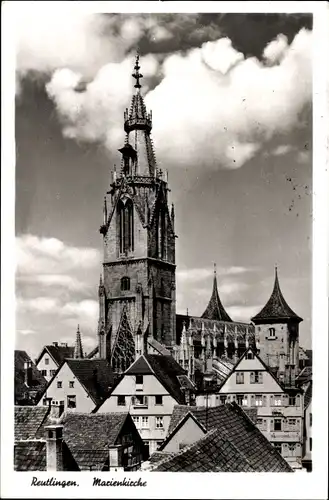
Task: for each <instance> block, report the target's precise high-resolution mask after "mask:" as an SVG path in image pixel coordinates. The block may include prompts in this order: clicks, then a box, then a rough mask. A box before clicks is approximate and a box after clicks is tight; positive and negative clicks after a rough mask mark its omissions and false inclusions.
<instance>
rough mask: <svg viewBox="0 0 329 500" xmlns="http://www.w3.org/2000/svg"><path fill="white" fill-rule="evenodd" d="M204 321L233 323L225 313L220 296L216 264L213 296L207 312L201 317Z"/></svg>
mask: <svg viewBox="0 0 329 500" xmlns="http://www.w3.org/2000/svg"><path fill="white" fill-rule="evenodd" d="M201 317H202V318H204V319H214V320H217V321H229V322H232V320H231V318H230V317H229V315H228V314H227V312H226V311H225V309H224V307H223V305H222V303H221V300H220V298H219V294H218V286H217V272H216V264H214V281H213V287H212V294H211V297H210V300H209V303H208V305H207V308H206V310H205V312H204V313H203V314H202V316H201Z"/></svg>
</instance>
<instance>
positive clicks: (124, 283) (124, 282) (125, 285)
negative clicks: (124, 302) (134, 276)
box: [121, 276, 130, 291]
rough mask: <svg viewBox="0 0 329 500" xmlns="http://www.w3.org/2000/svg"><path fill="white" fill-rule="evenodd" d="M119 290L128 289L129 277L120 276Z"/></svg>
mask: <svg viewBox="0 0 329 500" xmlns="http://www.w3.org/2000/svg"><path fill="white" fill-rule="evenodd" d="M121 290H122V291H126V290H130V278H128V277H127V276H124V277H123V278H121Z"/></svg>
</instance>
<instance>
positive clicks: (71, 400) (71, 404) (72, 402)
mask: <svg viewBox="0 0 329 500" xmlns="http://www.w3.org/2000/svg"><path fill="white" fill-rule="evenodd" d="M76 399H77V398H76V396H67V407H68V408H76V406H77V401H76Z"/></svg>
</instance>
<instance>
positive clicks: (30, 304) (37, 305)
mask: <svg viewBox="0 0 329 500" xmlns="http://www.w3.org/2000/svg"><path fill="white" fill-rule="evenodd" d="M16 308H17V310H18V312H34V313H38V314H49V313H52V312H56V310H57V309H58V302H57V300H56V299H53V298H51V297H35V298H33V299H24V298H18V299H17V303H16Z"/></svg>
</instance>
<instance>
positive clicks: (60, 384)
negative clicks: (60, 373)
mask: <svg viewBox="0 0 329 500" xmlns="http://www.w3.org/2000/svg"><path fill="white" fill-rule="evenodd" d="M62 385H63V383H62V382H60V381H58V382H57V389H61V388H62Z"/></svg>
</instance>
